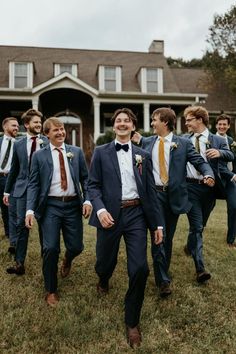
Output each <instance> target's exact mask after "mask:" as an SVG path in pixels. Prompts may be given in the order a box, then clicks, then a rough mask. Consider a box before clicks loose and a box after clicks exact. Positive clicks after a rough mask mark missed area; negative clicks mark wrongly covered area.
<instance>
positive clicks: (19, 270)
mask: <svg viewBox="0 0 236 354" xmlns="http://www.w3.org/2000/svg"><path fill="white" fill-rule="evenodd" d="M7 273H8V274H16V275H23V274H25V267H24V266H23V265H22V264H19V263H17V264H16V265H14V266H12V267H9V268H7Z"/></svg>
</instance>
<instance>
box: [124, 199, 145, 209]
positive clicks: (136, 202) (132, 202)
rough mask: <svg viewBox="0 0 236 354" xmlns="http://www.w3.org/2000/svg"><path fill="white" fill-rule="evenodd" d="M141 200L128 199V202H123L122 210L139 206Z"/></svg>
mask: <svg viewBox="0 0 236 354" xmlns="http://www.w3.org/2000/svg"><path fill="white" fill-rule="evenodd" d="M140 204H141V202H140V199H138V198H137V199H128V200H122V202H121V208H122V209H123V208H128V207H132V206H137V205H140Z"/></svg>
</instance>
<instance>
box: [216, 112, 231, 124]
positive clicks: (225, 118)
mask: <svg viewBox="0 0 236 354" xmlns="http://www.w3.org/2000/svg"><path fill="white" fill-rule="evenodd" d="M220 120H227V122H228V124H229V125H230V123H231V117H230V116H228V115H227V114H224V113H222V114H220V115H219V116H218V117H217V118H216V124H217V123H218V122H219V121H220Z"/></svg>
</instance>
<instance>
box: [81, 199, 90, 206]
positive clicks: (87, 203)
mask: <svg viewBox="0 0 236 354" xmlns="http://www.w3.org/2000/svg"><path fill="white" fill-rule="evenodd" d="M83 205H89V206H92V204H91V202H90V201H89V200H85V202H83Z"/></svg>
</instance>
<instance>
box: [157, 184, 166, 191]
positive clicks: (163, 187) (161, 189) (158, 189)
mask: <svg viewBox="0 0 236 354" xmlns="http://www.w3.org/2000/svg"><path fill="white" fill-rule="evenodd" d="M156 190H157V191H160V192H167V191H168V186H157V185H156Z"/></svg>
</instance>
